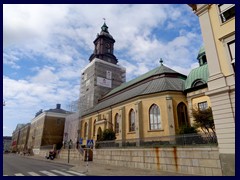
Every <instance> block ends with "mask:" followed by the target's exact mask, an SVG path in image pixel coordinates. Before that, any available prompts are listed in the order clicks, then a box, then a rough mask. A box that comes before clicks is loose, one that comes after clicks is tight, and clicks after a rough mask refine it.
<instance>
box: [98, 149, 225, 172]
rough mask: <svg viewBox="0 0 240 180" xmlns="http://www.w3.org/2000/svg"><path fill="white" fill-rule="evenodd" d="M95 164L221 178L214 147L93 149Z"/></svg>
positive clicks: (217, 154)
mask: <svg viewBox="0 0 240 180" xmlns="http://www.w3.org/2000/svg"><path fill="white" fill-rule="evenodd" d="M93 154H94V156H93V157H94V161H96V162H99V163H103V164H109V165H117V166H124V167H129V168H142V169H151V170H156V171H168V172H177V173H184V174H194V175H203V176H222V171H221V164H220V159H219V151H218V148H217V147H208V148H204V147H201V148H148V149H94V150H93Z"/></svg>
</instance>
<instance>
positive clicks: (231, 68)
mask: <svg viewBox="0 0 240 180" xmlns="http://www.w3.org/2000/svg"><path fill="white" fill-rule="evenodd" d="M220 40H221V41H222V43H223V47H224V49H225V53H226V58H227V59H228V62H229V63H228V68H229V71H230V72H231V73H233V74H235V59H236V58H235V59H234V65H233V61H232V57H231V52H230V49H229V43H231V42H233V41H234V42H235V32H233V33H231V34H230V35H228V36H225V37H223V38H221V39H220Z"/></svg>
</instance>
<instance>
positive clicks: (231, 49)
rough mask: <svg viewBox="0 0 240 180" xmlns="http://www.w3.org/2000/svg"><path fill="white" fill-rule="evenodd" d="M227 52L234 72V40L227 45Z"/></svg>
mask: <svg viewBox="0 0 240 180" xmlns="http://www.w3.org/2000/svg"><path fill="white" fill-rule="evenodd" d="M228 51H229V54H230V57H231V63H232V66H233V69H234V70H235V40H234V41H231V42H229V43H228Z"/></svg>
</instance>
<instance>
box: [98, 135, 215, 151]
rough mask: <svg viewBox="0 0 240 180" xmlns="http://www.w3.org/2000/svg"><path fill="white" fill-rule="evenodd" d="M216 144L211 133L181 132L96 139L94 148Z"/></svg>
mask: <svg viewBox="0 0 240 180" xmlns="http://www.w3.org/2000/svg"><path fill="white" fill-rule="evenodd" d="M197 145H204V146H216V145H217V137H216V135H215V134H214V133H211V134H182V135H175V136H162V137H153V138H142V139H138V138H136V139H125V140H111V141H96V142H95V148H139V147H140V148H151V147H171V146H197Z"/></svg>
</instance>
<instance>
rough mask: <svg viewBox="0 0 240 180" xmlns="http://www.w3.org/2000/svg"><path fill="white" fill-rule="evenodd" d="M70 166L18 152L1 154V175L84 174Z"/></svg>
mask: <svg viewBox="0 0 240 180" xmlns="http://www.w3.org/2000/svg"><path fill="white" fill-rule="evenodd" d="M72 167H73V166H72V165H67V164H66V165H65V164H59V163H55V162H54V160H53V161H52V160H49V161H41V160H38V159H32V158H28V157H26V156H20V155H18V154H3V176H85V174H82V173H79V172H76V171H72V170H70V168H72Z"/></svg>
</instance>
